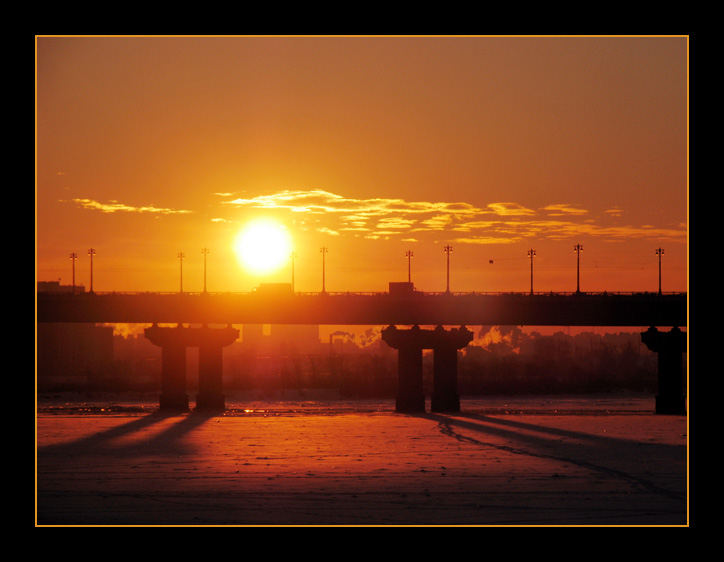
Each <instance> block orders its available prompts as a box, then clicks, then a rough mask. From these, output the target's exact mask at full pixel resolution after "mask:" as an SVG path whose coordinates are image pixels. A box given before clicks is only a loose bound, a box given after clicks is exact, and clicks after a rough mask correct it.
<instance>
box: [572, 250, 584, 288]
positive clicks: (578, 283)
mask: <svg viewBox="0 0 724 562" xmlns="http://www.w3.org/2000/svg"><path fill="white" fill-rule="evenodd" d="M573 251H574V252H576V293H580V292H581V252H582V251H583V246H581V245H580V244H576V245H575V246H574V247H573Z"/></svg>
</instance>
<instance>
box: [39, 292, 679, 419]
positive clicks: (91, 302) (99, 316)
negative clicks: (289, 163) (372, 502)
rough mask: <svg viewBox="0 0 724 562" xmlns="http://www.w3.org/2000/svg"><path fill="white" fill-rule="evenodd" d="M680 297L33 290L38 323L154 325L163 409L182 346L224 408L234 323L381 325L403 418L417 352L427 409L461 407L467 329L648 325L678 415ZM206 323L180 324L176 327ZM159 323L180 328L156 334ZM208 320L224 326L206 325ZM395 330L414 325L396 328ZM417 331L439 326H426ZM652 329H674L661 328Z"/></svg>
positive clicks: (204, 395) (204, 392)
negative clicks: (194, 352) (460, 359)
mask: <svg viewBox="0 0 724 562" xmlns="http://www.w3.org/2000/svg"><path fill="white" fill-rule="evenodd" d="M687 317H688V302H687V296H686V294H676V295H656V294H640V295H615V294H611V295H607V294H598V295H586V294H580V295H555V294H551V295H523V294H508V295H480V294H478V295H476V294H468V295H423V294H421V295H414V296H409V297H393V296H391V295H389V294H376V295H289V296H284V297H274V298H270V297H265V296H263V295H255V294H249V295H207V294H203V295H185V294H176V295H153V294H148V295H123V294H119V295H116V294H110V295H88V294H79V295H67V294H53V293H38V294H37V321H38V322H85V323H153V326H152V327H151V328H148V329H146V337H147V338H148V339H149V340H150V341H151V342H153V343H154V344H156V345H159V346H161V347H162V349H163V351H162V358H163V367H162V387H163V388H162V394H161V398H160V407H161V408H163V409H179V408H180V409H188V407H189V400H188V395H187V393H186V374H185V372H186V363H185V361H186V359H185V349H186V347H198V348H199V395H198V397H197V404H196V406H197V408H201V409H216V410H219V409H221V410H223V409H224V407H225V403H224V395H223V389H222V362H221V357H222V354H221V349H222V347H224V346H226V345H230V344H231V343H233V341H235V340H236V339H237V338H238V335H239V331H238V330H235V329H233V328H232V327H231V324H321V325H323V324H327V325H348V324H362V325H387V326H389V327H388V328H386V329H385V330H384V331H383V334H382V338H383V340H384V341H385V342H386V343H388V345H390V346H391V347H393V348H394V349H397V351H398V381H399V390H398V397H397V401H396V407H397V410H398V411H400V412H419V411H424V409H425V396H424V394H423V389H422V350H423V349H432V350H433V353H434V380H433V387H434V388H433V395H432V397H431V398H432V400H431V408H432V410H433V411H458V410H459V408H460V399H459V396H458V394H457V355H458V350H460V349H462V348H464V347H465V346H466V345H467V344H468V343H469V342H470V341H471V340H472V332H470V331H469V330H467V329H466V328H464V327H461V328H459V329H452V330H445V329H443V328H442V326H444V325H445V326H465V325H469V326H475V325H515V326H635V327H639V326H652V328H651V329H650V330H648V331H647V332H644V333H643V334H642V341H643V342H644V343H645V344H646V345H647V346H648V347H649V349H651V350H652V351H655V352H657V353H658V357H659V393H658V395H657V401H656V411H657V413H663V414H667V413H668V414H685V413H686V407H685V401H686V398H685V396H684V392H683V387H684V371H683V363H682V355H683V353H686V349H687V340H686V333H684V332H681V331H680V330H679V327H684V326H686V325H687ZM184 322H185V323H190V324H203V327H202V328H184V327H183V326H182V323H184ZM158 323H168V324H178V326H177V327H176V328H162V327H159V326H157V324H158ZM208 324H227V327H226V328H223V329H219V328H209V327H208V326H207V325H208ZM396 325H401V326H413V328H411V329H407V330H405V329H398V328H397V327H396ZM419 326H438V328H436V329H434V330H429V329H428V330H424V329H421V328H419ZM655 326H660V327H673V329H672V330H671V331H670V332H659V331H658V330H657V329H656V328H655Z"/></svg>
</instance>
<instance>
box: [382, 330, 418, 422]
mask: <svg viewBox="0 0 724 562" xmlns="http://www.w3.org/2000/svg"><path fill="white" fill-rule="evenodd" d="M382 340H383V341H384V342H385V343H387V345H389V346H390V347H391V348H393V349H396V350H397V398H396V399H395V410H396V411H398V412H405V413H412V412H424V411H425V394H424V392H423V390H422V345H423V344H422V341H421V330H420V327H419V326H414V327H413V328H412V329H410V330H398V329H397V328H396V327H395V326H389V327H387V328H385V329H384V330H382Z"/></svg>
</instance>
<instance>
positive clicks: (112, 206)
mask: <svg viewBox="0 0 724 562" xmlns="http://www.w3.org/2000/svg"><path fill="white" fill-rule="evenodd" d="M73 202H74V203H76V204H78V205H80V206H81V207H83V208H84V209H93V210H97V211H101V212H102V213H118V212H123V213H153V214H160V215H175V214H187V213H191V212H192V211H185V210H180V209H166V208H162V207H154V206H153V205H147V206H143V207H134V206H131V205H125V204H124V203H119V202H118V201H114V200H111V201H110V202H108V203H101V202H99V201H94V200H92V199H73Z"/></svg>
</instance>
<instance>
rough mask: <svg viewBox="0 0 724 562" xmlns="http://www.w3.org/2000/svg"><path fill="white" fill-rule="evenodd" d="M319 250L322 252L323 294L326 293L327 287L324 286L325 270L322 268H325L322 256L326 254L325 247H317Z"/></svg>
mask: <svg viewBox="0 0 724 562" xmlns="http://www.w3.org/2000/svg"><path fill="white" fill-rule="evenodd" d="M319 251H320V253H321V254H322V294H323V295H325V294H327V289H326V287H325V270H324V269H325V257H324V256H325V255H326V254H327V247H326V246H322V247H321V248H320V249H319Z"/></svg>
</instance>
